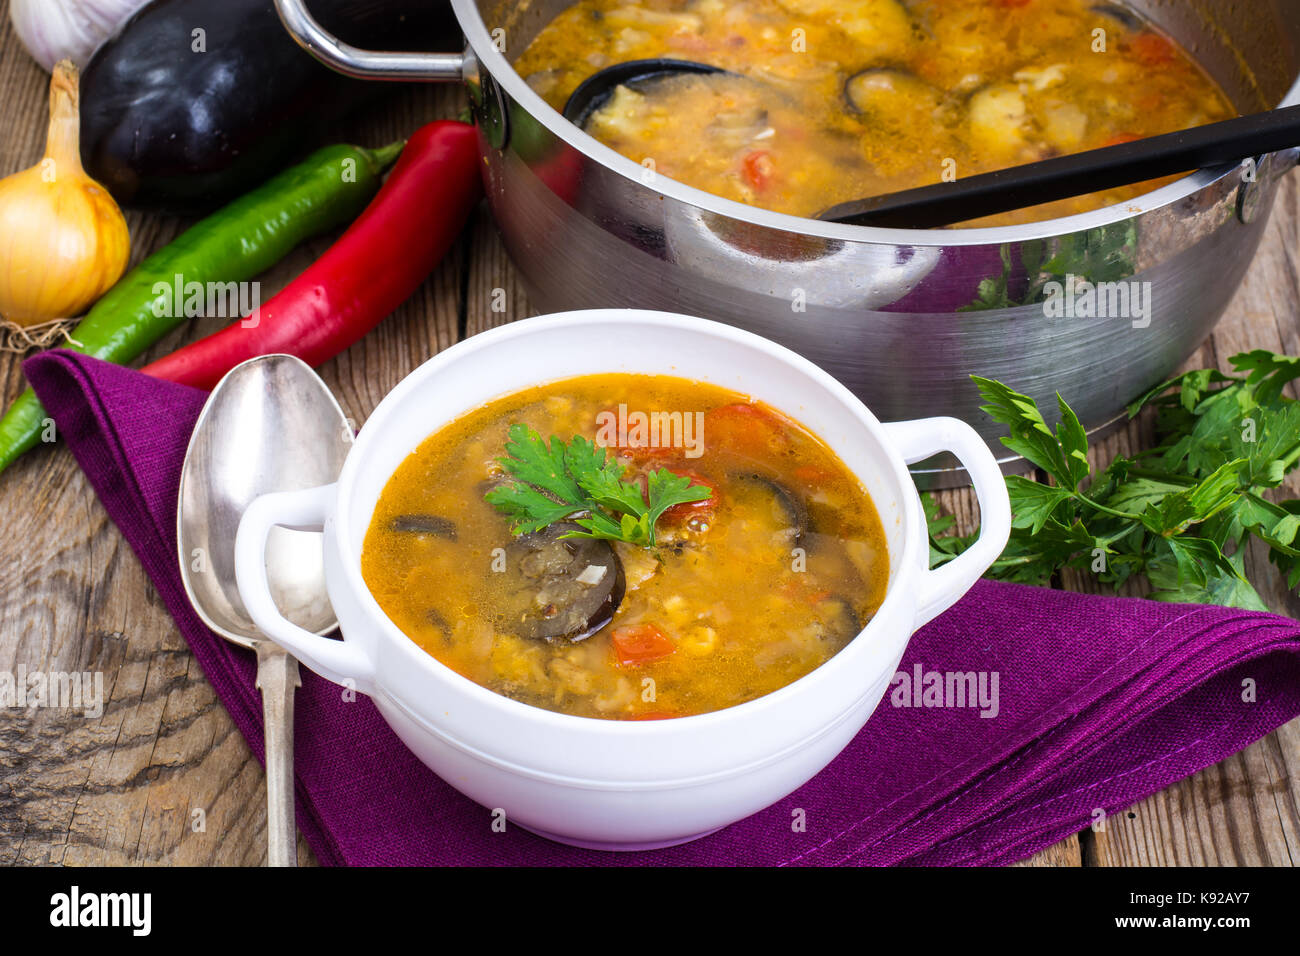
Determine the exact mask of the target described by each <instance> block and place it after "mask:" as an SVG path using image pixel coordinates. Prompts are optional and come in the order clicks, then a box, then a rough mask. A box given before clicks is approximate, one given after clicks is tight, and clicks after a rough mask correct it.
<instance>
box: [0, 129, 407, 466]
mask: <svg viewBox="0 0 1300 956" xmlns="http://www.w3.org/2000/svg"><path fill="white" fill-rule="evenodd" d="M403 145H404V144H402V143H395V144H393V145H392V146H386V147H384V148H382V149H377V150H368V149H361V148H360V147H357V146H345V145H337V146H327V147H325V148H324V149H321V150H317V151H316V152H315V153H313V154H312V155H311V156H309V157H307V159H306V160H304V161H303V162H301V163H299V164H298V165H297V166H293V167H291V168H289V169H286V170H285V171H284V172H282V173H280V174H279V175H278V176H275V177H274V178H272V179H270V180H268V181H267V182H266V183H264V184H263V185H261V186H259V187H258V188H257V189H255V190H253V191H252V192H250V193H248V194H247V195H246V196H243V197H242V198H240V199H237V200H235V201H234V202H233V203H231V204H230V205H229V206H226V207H225V208H223V209H221V210H219V211H217V212H215V213H213V214H212V215H211V216H209V217H208V218H206V219H203V220H201V221H200V222H198V223H196V224H195V225H194V226H192V227H190V228H189V229H188V230H186V231H185V232H184V233H182V234H181V235H180V236H178V237H177V238H176V240H175V241H174V242H172V243H171V244H170V245H168V246H165V247H164V248H162V249H160V250H159V251H158V252H155V253H154V254H153V255H151V256H149V258H147V259H145V260H144V261H143V262H141V263H140V264H139V265H138V266H136V267H135V268H134V269H132V270H131V271H130V272H128V273H127V274H126V275H125V276H123V277H122V279H121V281H119V282H118V283H117V285H115V286H113V288H111V289H109V290H108V292H107V293H105V294H104V297H103V298H102V299H100V300H99V301H98V302H97V303H95V306H94V308H92V309H91V310H90V312H89V313H87V315H86V317H85V319H83V320H82V321H81V323H80V324H79V325H78V326H77V327H76V329H74V330H73V331H72V332H71V333H70V334H69V339H70V340H72V341H73V342H74V343H75V344H70V345H68V346H66V348H69V349H70V350H72V351H74V352H82V353H84V354H86V355H91V356H94V357H95V358H101V359H105V360H107V361H110V362H117V363H119V364H124V363H126V362H130V361H131V360H132V359H134V358H136V357H137V356H138V355H140V353H142V352H143V351H144V350H145V349H147V348H149V346H151V345H153V344H154V343H155V342H157V341H158V340H159V339H160V338H162V337H163V336H164V335H166V334H167V333H168V332H170V331H172V329H174V328H176V327H177V326H178V325H180V324H181V322H183V321H185V309H184V308H183V307H182V303H180V302H174V301H173V293H174V291H175V289H176V287H177V285H178V283H179V284H180V285H181V286H182V287H183V286H184V285H185V284H188V283H192V282H197V283H201V284H202V285H203V286H204V287H205V288H206V286H207V283H210V282H222V283H225V282H245V281H247V280H249V279H252V278H253V277H254V276H257V275H260V274H261V273H263V272H265V271H266V270H267V269H269V268H271V266H273V265H275V264H276V263H277V262H279V261H280V260H281V259H283V258H284V257H285V256H286V255H288V254H289V252H290V251H291V250H293V249H294V248H295V247H296V246H298V245H299V244H301V243H302V242H304V241H306V240H307V239H310V238H312V237H313V236H317V235H320V234H321V233H324V232H328V231H329V230H331V229H334V228H336V227H338V226H340V225H342V224H343V223H346V222H350V221H352V220H353V219H355V218H356V217H357V216H358V215H359V214H360V212H361V210H362V209H364V208H365V206H366V204H367V203H369V202H370V200H371V199H372V198H373V197H374V195H375V193H376V192H377V191H378V190H379V184H380V178H381V175H382V174H383V171H384V170H385V169H387V168H388V167H389V166H390V165H392V163H393V162H394V161H395V160H396V159H397V156H398V154H400V153H401V151H402V146H403ZM177 277H180V278H179V279H178V278H177ZM61 347H62V346H61ZM45 417H46V414H45V408H44V407H43V406H42V405H41V403H40V401H39V400H38V399H37V398H36V395H35V393H34V392H33V391H32V390H31V389H30V388H29V389H27V390H26V391H24V392H23V393H22V394H21V395H20V396H18V398H17V399H16V400H15V401H14V403H13V404H12V405H11V406H9V409H8V411H6V412H5V415H4V418H3V419H0V471H3V470H4V469H5V468H7V467H8V466H9V465H10V464H12V463H13V462H14V461H15V460H16V459H18V458H19V457H20V456H22V455H23V454H24V453H25V452H27V451H29V450H30V449H31V448H33V447H34V446H35V445H36V444H37V443H38V442H39V441H40V438H41V431H42V427H43V424H44V421H45Z"/></svg>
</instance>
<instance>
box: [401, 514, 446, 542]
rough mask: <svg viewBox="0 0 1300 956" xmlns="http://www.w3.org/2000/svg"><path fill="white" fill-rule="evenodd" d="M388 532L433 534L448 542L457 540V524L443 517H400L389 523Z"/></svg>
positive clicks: (420, 515)
mask: <svg viewBox="0 0 1300 956" xmlns="http://www.w3.org/2000/svg"><path fill="white" fill-rule="evenodd" d="M388 530H390V531H396V532H398V533H399V534H431V535H434V536H436V537H439V538H446V539H447V540H448V541H455V540H456V523H455V522H454V521H452V520H451V519H450V518H444V517H442V516H441V515H426V514H411V515H398V516H397V517H396V518H394V519H393V520H392V521H390V522H388Z"/></svg>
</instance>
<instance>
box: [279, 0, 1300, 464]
mask: <svg viewBox="0 0 1300 956" xmlns="http://www.w3.org/2000/svg"><path fill="white" fill-rule="evenodd" d="M571 2H572V0H531V2H530V0H522V2H516V0H451V3H452V7H453V8H454V10H455V12H456V16H457V18H458V19H459V21H460V25H461V27H462V29H463V30H464V32H465V36H466V39H467V42H468V47H467V49H466V51H465V53H464V54H463V55H454V54H422V53H404V54H388V53H373V52H368V51H362V50H358V49H355V48H353V47H349V46H347V45H345V44H342V43H341V42H340V41H338V40H337V39H336V38H334V37H332V36H330V35H329V34H327V33H325V32H324V31H323V30H322V29H321V28H320V26H319V25H318V24H316V23H315V22H314V21H313V20H312V19H311V17H310V15H309V14H308V12H307V11H306V9H305V8H304V3H303V0H276V5H277V7H278V8H279V10H280V13H281V16H282V18H283V20H284V22H285V25H286V27H287V28H288V30H289V32H290V33H291V34H292V35H293V36H294V37H295V38H296V39H297V40H298V42H299V43H301V44H302V45H303V46H304V47H305V48H306V49H308V50H309V51H310V52H311V53H312V54H313V55H315V56H316V57H318V58H319V59H320V60H322V61H323V62H324V63H326V64H327V65H328V66H330V67H332V68H334V69H336V70H339V71H340V72H343V73H347V74H349V75H353V76H360V77H370V78H375V79H390V80H392V79H401V80H409V79H425V80H458V79H459V80H463V81H464V82H465V83H466V84H467V86H468V90H469V96H470V100H471V103H472V106H473V110H474V114H475V117H476V120H477V123H478V126H479V130H480V142H481V148H482V152H483V157H484V160H485V162H484V182H485V185H486V187H487V195H488V198H489V201H490V202H491V205H492V210H493V213H494V214H495V217H496V221H497V223H498V225H499V227H500V229H501V233H502V236H503V237H504V240H505V244H506V247H507V249H508V250H509V252H510V255H511V257H512V258H513V259H514V262H515V264H516V265H517V266H518V268H519V270H520V272H521V273H522V275H523V279H524V283H525V285H526V287H527V289H528V293H529V296H530V299H531V301H532V303H533V304H534V305H535V306H537V307H538V308H539V309H540V310H541V311H544V312H552V311H562V310H567V309H578V308H595V307H604V306H628V307H635V308H643V309H663V310H667V311H674V312H684V313H690V314H694V315H700V316H705V317H709V318H714V319H719V320H722V321H726V322H730V323H732V324H735V325H738V326H742V327H744V328H747V329H750V330H752V331H755V332H758V333H760V334H762V335H765V336H767V337H769V338H771V339H774V340H776V341H778V342H781V343H783V344H785V345H787V346H789V347H791V348H793V349H795V350H796V351H798V352H801V353H803V354H804V355H806V356H807V357H809V358H810V359H812V360H813V361H815V362H817V363H818V364H820V365H821V366H822V367H824V368H825V369H827V370H828V371H830V372H831V373H833V374H834V375H835V376H837V377H838V378H839V379H841V380H842V381H843V382H845V383H846V384H847V385H848V386H849V387H850V388H851V389H853V391H855V392H856V393H857V394H858V395H859V396H860V397H861V398H862V399H863V400H864V401H865V402H866V403H867V404H868V406H869V407H870V408H871V409H872V410H873V411H874V412H875V413H876V414H877V415H879V416H880V417H881V418H883V419H885V420H890V419H908V418H920V417H926V416H930V415H955V416H957V417H959V418H963V419H966V420H968V421H971V422H974V423H976V425H977V427H979V428H980V429H981V433H982V434H983V435H984V436H985V437H986V438H987V439H989V440H992V439H993V438H994V436H996V435H997V434H999V432H1000V431H1001V426H998V425H996V424H995V423H993V422H991V421H990V420H989V419H988V418H987V417H986V416H984V415H983V413H982V412H980V411H979V410H978V406H979V404H980V402H979V396H978V393H977V392H976V390H975V388H974V386H973V385H972V384H971V382H970V379H969V375H970V374H972V373H974V374H979V375H983V376H987V377H992V378H997V379H1001V380H1002V381H1005V382H1007V383H1008V384H1010V385H1012V386H1013V387H1015V388H1017V389H1018V390H1020V391H1022V392H1025V393H1027V394H1029V395H1031V396H1033V397H1034V398H1035V399H1037V400H1038V401H1039V403H1040V405H1041V406H1042V407H1043V408H1044V411H1045V412H1048V413H1049V414H1050V413H1051V412H1052V411H1054V409H1055V399H1054V395H1053V393H1055V392H1060V393H1061V394H1062V395H1063V396H1064V397H1065V398H1066V399H1067V400H1068V401H1069V402H1070V403H1071V405H1073V406H1074V408H1075V410H1076V411H1077V412H1078V413H1079V416H1080V418H1081V419H1082V420H1083V422H1084V424H1085V425H1086V426H1087V427H1089V428H1090V429H1095V428H1098V427H1101V426H1104V425H1105V424H1106V423H1107V422H1109V421H1111V420H1113V419H1114V418H1115V417H1116V416H1117V415H1118V414H1119V413H1120V412H1121V411H1122V409H1123V407H1124V405H1125V403H1126V402H1127V401H1129V400H1131V399H1132V398H1134V397H1135V396H1136V395H1138V394H1140V393H1141V392H1143V391H1144V390H1145V389H1147V388H1148V387H1150V386H1152V385H1154V384H1156V383H1157V382H1159V381H1160V380H1161V379H1162V378H1164V377H1165V376H1166V375H1167V374H1169V373H1170V372H1171V371H1172V370H1173V369H1175V368H1176V367H1177V366H1178V365H1179V364H1180V363H1181V362H1182V361H1183V360H1184V359H1185V358H1186V357H1187V356H1188V355H1190V354H1191V352H1192V351H1193V350H1194V349H1195V348H1196V347H1197V346H1198V345H1199V344H1200V342H1201V341H1202V340H1203V339H1204V338H1205V337H1206V336H1207V335H1208V334H1209V332H1210V330H1211V329H1212V327H1213V326H1214V324H1215V322H1216V321H1217V320H1218V319H1219V317H1220V315H1222V313H1223V310H1224V308H1225V307H1226V305H1227V303H1228V300H1229V299H1230V298H1231V297H1232V295H1233V293H1234V291H1235V290H1236V288H1237V286H1238V284H1239V282H1240V280H1241V278H1242V275H1243V274H1244V272H1245V270H1246V267H1247V266H1248V265H1249V263H1250V260H1251V256H1252V254H1253V253H1254V251H1255V248H1256V246H1257V245H1258V243H1259V240H1260V236H1261V235H1262V233H1263V230H1264V225H1265V222H1266V220H1267V218H1268V213H1269V211H1270V209H1271V207H1272V204H1273V199H1274V196H1275V194H1276V191H1277V185H1278V181H1279V179H1280V178H1281V176H1282V175H1283V174H1284V173H1285V172H1286V171H1288V170H1289V169H1291V168H1292V167H1293V166H1295V165H1296V162H1297V158H1300V150H1288V151H1286V152H1284V153H1273V154H1269V155H1266V156H1262V157H1256V158H1254V159H1253V160H1251V161H1249V162H1247V163H1243V164H1241V165H1238V166H1233V167H1221V168H1216V169H1206V170H1201V171H1199V172H1196V173H1193V174H1191V175H1189V176H1186V177H1185V178H1183V179H1181V180H1179V181H1178V182H1175V183H1173V184H1171V185H1169V186H1166V187H1164V188H1162V189H1158V190H1156V191H1154V192H1151V193H1148V194H1146V195H1144V196H1142V197H1140V198H1138V199H1136V200H1133V201H1131V202H1127V203H1123V204H1121V205H1118V206H1112V207H1109V208H1106V209H1101V210H1098V211H1096V212H1091V213H1087V214H1084V215H1079V216H1071V217H1067V218H1060V219H1052V220H1047V221H1044V222H1040V223H1034V224H1030V225H1023V226H1014V227H1004V228H996V229H947V230H900V229H873V228H865V227H860V226H845V225H837V224H831V223H824V222H819V221H816V220H811V219H803V218H799V217H795V216H788V215H782V214H778V213H773V212H768V211H766V210H762V209H756V208H753V207H751V206H745V205H742V204H740V203H735V202H731V201H729V200H726V199H721V198H719V197H717V196H714V195H711V194H709V193H705V192H702V191H701V190H698V189H693V188H691V187H690V186H686V185H683V184H681V183H678V182H675V181H673V180H670V179H667V178H665V177H662V176H656V175H655V174H654V173H653V172H652V171H650V170H647V169H644V168H642V167H641V166H640V165H638V164H637V163H635V162H633V161H632V160H630V159H627V158H625V157H623V156H621V155H619V154H617V153H615V152H614V151H613V150H611V149H609V148H608V147H606V146H603V145H602V144H600V143H599V142H597V141H596V140H595V139H593V138H591V137H590V136H588V135H587V134H585V133H583V132H582V131H581V130H579V129H578V128H577V127H575V126H573V125H572V124H570V123H569V122H567V121H566V120H565V119H564V118H563V117H561V116H560V115H559V113H557V112H556V111H555V110H554V109H552V108H551V107H550V106H548V105H547V104H546V103H545V102H543V100H542V99H541V97H539V96H538V95H537V94H535V93H534V92H533V91H532V90H531V89H530V88H529V87H528V85H527V84H526V83H525V82H524V81H523V79H522V78H521V77H520V76H519V75H518V74H517V73H515V71H514V70H513V69H512V68H511V66H510V64H511V62H512V61H513V60H514V58H516V57H517V56H518V55H519V54H520V53H521V52H522V51H523V50H524V49H525V48H526V47H527V46H528V44H529V43H530V42H531V41H532V39H533V37H534V36H536V34H537V32H538V31H539V30H540V29H541V28H542V27H543V26H545V25H546V24H547V23H549V22H550V21H551V20H552V19H553V18H554V16H555V15H556V14H557V13H558V12H559V11H560V10H562V9H564V8H565V7H567V6H569V5H570V3H571ZM1130 3H1131V5H1132V6H1133V7H1135V8H1137V9H1138V10H1140V11H1141V12H1142V13H1144V14H1145V15H1146V16H1148V17H1149V18H1150V19H1151V20H1152V21H1153V22H1155V23H1156V24H1158V25H1159V26H1161V27H1163V28H1164V29H1166V30H1167V31H1168V32H1169V33H1170V34H1172V35H1173V36H1175V37H1177V38H1178V39H1179V40H1180V41H1181V42H1182V43H1183V44H1184V46H1185V47H1186V48H1187V49H1189V50H1191V51H1194V53H1195V55H1196V56H1197V57H1198V59H1199V60H1200V62H1201V63H1202V64H1203V66H1204V67H1205V68H1206V69H1207V70H1208V71H1209V73H1210V74H1211V75H1212V76H1213V77H1214V79H1215V80H1216V81H1218V83H1219V84H1220V85H1221V86H1222V87H1223V89H1224V90H1225V91H1226V92H1227V94H1228V95H1229V97H1230V98H1231V99H1232V100H1233V102H1234V104H1235V105H1236V107H1237V108H1238V109H1239V110H1241V111H1242V112H1254V111H1258V110H1261V109H1265V108H1268V107H1271V106H1276V105H1283V104H1285V105H1290V104H1293V103H1300V82H1298V81H1297V74H1298V73H1300V0H1251V2H1250V3H1241V2H1239V0H1176V2H1168V0H1130ZM1052 282H1057V283H1059V285H1060V289H1059V290H1058V288H1057V286H1054V285H1051V284H1050V283H1052ZM1085 283H1086V284H1091V286H1092V287H1094V288H1096V287H1099V288H1100V292H1101V298H1103V299H1105V300H1106V303H1107V311H1108V312H1109V313H1110V317H1101V316H1095V315H1094V316H1092V317H1087V316H1086V315H1085V314H1084V313H1085V312H1086V309H1085V308H1084V306H1083V302H1082V301H1080V300H1079V299H1076V300H1075V301H1074V303H1073V305H1072V306H1071V305H1070V304H1069V303H1068V301H1067V299H1066V298H1065V296H1064V291H1065V288H1066V286H1069V285H1071V284H1073V286H1074V288H1076V289H1077V290H1078V291H1079V292H1080V293H1082V292H1085V291H1086V290H1087V288H1088V286H1087V285H1085ZM1103 283H1118V284H1116V285H1109V286H1107V285H1102V284H1103ZM1132 293H1136V294H1137V295H1138V298H1137V299H1133V298H1129V299H1128V301H1127V308H1125V305H1126V303H1125V302H1124V301H1123V300H1122V299H1121V296H1123V295H1125V294H1132ZM986 306H993V307H986ZM1060 312H1064V313H1065V314H1064V315H1061V314H1058V313H1060ZM1116 313H1120V314H1118V315H1116ZM1071 316H1074V317H1071ZM996 447H997V448H998V449H1001V446H1000V445H997V446H996ZM1003 453H1004V454H1005V451H1004V452H1003Z"/></svg>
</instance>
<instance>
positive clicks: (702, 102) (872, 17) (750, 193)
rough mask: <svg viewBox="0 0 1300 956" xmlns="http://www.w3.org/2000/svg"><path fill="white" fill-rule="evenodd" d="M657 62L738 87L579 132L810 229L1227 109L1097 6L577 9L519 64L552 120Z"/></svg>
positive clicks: (600, 114)
mask: <svg viewBox="0 0 1300 956" xmlns="http://www.w3.org/2000/svg"><path fill="white" fill-rule="evenodd" d="M655 57H668V58H672V59H679V60H694V61H697V62H703V63H706V64H709V65H711V66H717V67H721V68H723V69H725V70H728V71H731V72H732V73H734V74H737V75H736V76H727V75H717V74H713V75H695V74H685V75H675V76H672V77H671V78H668V79H660V80H651V81H646V82H644V83H643V84H641V85H639V86H637V88H635V89H633V88H632V87H631V86H628V85H624V86H620V87H617V88H616V89H615V91H614V94H613V95H612V96H611V97H610V98H609V100H608V101H607V102H606V103H605V104H604V106H603V107H601V108H599V109H598V110H597V111H596V112H595V113H594V114H593V115H592V116H591V117H590V119H589V120H588V121H587V124H586V128H587V129H588V131H589V132H590V133H592V135H594V136H595V137H596V138H597V139H600V140H601V141H602V142H604V143H606V144H607V145H609V146H611V147H612V148H614V149H616V150H618V151H619V152H621V153H623V154H624V155H626V156H628V157H629V158H631V159H633V160H635V161H637V162H638V163H643V164H645V165H647V166H648V167H651V168H653V169H654V171H655V172H657V173H659V174H662V175H664V176H668V177H670V178H672V179H677V180H680V181H682V182H684V183H687V184H689V185H692V186H696V187H699V188H700V189H705V190H708V191H709V192H712V193H716V194H717V195H719V196H723V197H726V198H728V199H734V200H738V201H740V202H744V203H749V204H751V205H755V206H762V207H764V208H766V209H772V210H775V211H777V212H786V213H793V214H795V215H803V216H814V215H816V214H817V213H818V212H820V211H821V210H824V209H826V208H828V207H830V206H832V205H835V204H836V203H839V202H845V201H848V200H852V199H858V198H862V197H866V196H873V195H878V194H882V193H889V192H896V191H899V190H902V189H909V188H913V187H916V186H922V185H926V184H928V183H935V182H939V181H941V180H942V179H943V178H944V177H966V176H971V175H975V174H977V173H982V172H988V171H991V170H994V169H1000V168H1003V167H1006V166H1013V165H1016V164H1019V163H1027V162H1032V161H1034V160H1038V159H1045V158H1047V157H1050V156H1055V155H1060V154H1066V153H1075V152H1080V151H1083V150H1088V149H1095V148H1098V147H1101V146H1107V145H1111V144H1114V143H1119V142H1124V141H1126V140H1130V139H1136V138H1140V137H1146V136H1153V135H1156V134H1160V133H1167V132H1172V131H1175V130H1180V129H1186V128H1188V127H1192V126H1199V125H1202V124H1205V123H1209V122H1213V121H1216V120H1222V119H1228V118H1230V117H1232V116H1234V115H1236V113H1235V111H1234V110H1233V108H1232V107H1231V105H1230V104H1229V102H1228V100H1227V98H1226V97H1225V96H1224V95H1223V93H1222V92H1221V91H1220V89H1219V88H1218V87H1217V86H1216V85H1215V84H1214V82H1213V81H1212V80H1211V79H1210V78H1209V77H1208V76H1207V75H1206V74H1205V73H1204V72H1203V71H1202V70H1201V69H1200V67H1199V66H1198V65H1197V64H1196V63H1195V62H1194V61H1193V60H1192V59H1191V58H1190V57H1189V56H1188V55H1187V53H1185V52H1184V51H1183V50H1182V49H1180V48H1179V47H1178V46H1177V45H1176V44H1175V43H1174V42H1173V41H1172V40H1170V39H1169V38H1168V37H1167V36H1165V35H1164V34H1163V33H1161V32H1159V31H1157V30H1156V29H1154V28H1153V27H1152V26H1151V25H1149V24H1148V23H1146V22H1145V21H1144V20H1142V19H1141V18H1140V17H1139V16H1138V15H1137V14H1135V13H1134V12H1132V11H1131V10H1129V9H1128V8H1127V7H1125V6H1121V5H1118V4H1114V3H1097V2H1095V0H906V2H904V0H579V2H578V3H575V4H574V5H573V6H572V7H569V8H568V9H566V10H565V11H564V12H563V13H561V14H560V15H559V16H558V17H556V19H555V20H554V21H552V22H551V23H550V24H549V25H548V26H546V27H545V28H544V29H543V30H542V31H541V32H540V33H539V34H538V35H537V37H536V38H535V39H534V40H533V42H532V43H531V44H530V45H529V47H528V48H527V49H526V50H525V51H524V53H523V54H522V55H521V56H520V58H519V60H518V62H517V63H516V64H515V68H516V70H517V71H518V72H519V73H520V75H521V76H523V77H524V78H525V79H526V80H527V82H528V83H529V84H530V85H531V86H532V87H533V89H534V90H536V91H537V92H538V93H539V94H540V95H541V96H543V97H544V98H545V99H546V100H547V101H548V102H549V103H550V104H551V105H552V106H554V107H555V108H556V109H561V110H562V109H563V108H564V104H565V102H566V101H567V100H568V98H569V95H570V94H571V93H572V92H573V90H574V89H575V88H576V87H577V86H578V84H579V83H581V82H582V81H583V80H584V79H586V78H587V77H588V76H590V75H591V74H593V73H595V72H596V71H597V70H599V69H601V68H603V67H606V66H610V65H612V64H614V63H619V62H623V61H628V60H639V59H648V58H655ZM1165 181H1171V180H1165ZM1162 182H1164V181H1162ZM1155 185H1158V183H1147V184H1145V185H1139V186H1130V187H1124V188H1120V189H1113V190H1108V191H1106V192H1103V193H1097V194H1094V195H1092V196H1086V197H1078V198H1075V199H1068V200H1061V201H1059V202H1056V203H1051V204H1048V205H1045V206H1040V207H1035V208H1033V209H1025V210H1018V211H1016V212H1014V213H1007V214H1004V215H1001V216H998V217H991V218H989V219H987V220H982V221H980V223H979V224H980V225H989V224H1008V223H1014V222H1023V221H1033V220H1037V219H1044V218H1050V217H1052V216H1060V215H1068V214H1072V213H1077V212H1083V211H1086V210H1090V209H1095V208H1098V207H1100V206H1102V205H1107V204H1110V203H1116V202H1121V201H1123V200H1126V199H1129V198H1132V197H1133V196H1137V195H1139V194H1141V193H1142V192H1144V191H1146V190H1148V189H1151V188H1153V187H1154V186H1155Z"/></svg>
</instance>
